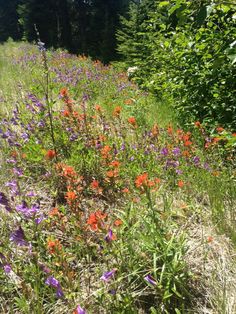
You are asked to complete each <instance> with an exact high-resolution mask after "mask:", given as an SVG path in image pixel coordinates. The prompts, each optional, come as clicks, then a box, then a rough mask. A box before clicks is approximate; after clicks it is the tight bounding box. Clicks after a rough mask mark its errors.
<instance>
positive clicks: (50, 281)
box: [45, 276, 64, 298]
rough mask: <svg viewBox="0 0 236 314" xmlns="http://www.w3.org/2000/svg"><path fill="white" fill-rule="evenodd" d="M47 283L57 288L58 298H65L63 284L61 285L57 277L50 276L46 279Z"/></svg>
mask: <svg viewBox="0 0 236 314" xmlns="http://www.w3.org/2000/svg"><path fill="white" fill-rule="evenodd" d="M45 284H46V285H48V286H50V287H53V288H56V296H57V297H58V298H63V297H64V293H63V291H62V288H61V285H60V283H59V281H58V280H57V279H56V278H55V277H53V276H49V277H48V278H47V279H46V281H45Z"/></svg>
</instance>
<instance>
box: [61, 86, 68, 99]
mask: <svg viewBox="0 0 236 314" xmlns="http://www.w3.org/2000/svg"><path fill="white" fill-rule="evenodd" d="M60 95H61V97H68V89H67V88H66V87H64V88H62V89H61V90H60Z"/></svg>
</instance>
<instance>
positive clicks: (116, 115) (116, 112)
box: [113, 106, 122, 117]
mask: <svg viewBox="0 0 236 314" xmlns="http://www.w3.org/2000/svg"><path fill="white" fill-rule="evenodd" d="M121 110H122V108H121V107H120V106H117V107H115V109H114V111H113V116H114V117H119V116H120V113H121Z"/></svg>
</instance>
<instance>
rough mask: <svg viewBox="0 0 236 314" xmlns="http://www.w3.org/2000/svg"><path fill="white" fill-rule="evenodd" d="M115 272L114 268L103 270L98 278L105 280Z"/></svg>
mask: <svg viewBox="0 0 236 314" xmlns="http://www.w3.org/2000/svg"><path fill="white" fill-rule="evenodd" d="M115 272H116V269H112V270H110V271H107V272H105V273H104V274H103V275H102V277H101V278H100V279H102V280H103V281H105V282H107V281H108V280H109V279H110V278H111V277H112V276H113V275H114V274H115Z"/></svg>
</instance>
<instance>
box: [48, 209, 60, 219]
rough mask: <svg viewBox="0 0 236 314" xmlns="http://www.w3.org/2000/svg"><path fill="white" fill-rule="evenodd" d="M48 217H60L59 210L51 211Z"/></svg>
mask: <svg viewBox="0 0 236 314" xmlns="http://www.w3.org/2000/svg"><path fill="white" fill-rule="evenodd" d="M48 216H49V217H54V216H60V213H59V210H58V208H57V207H54V208H53V209H52V210H50V212H49V214H48Z"/></svg>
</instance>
